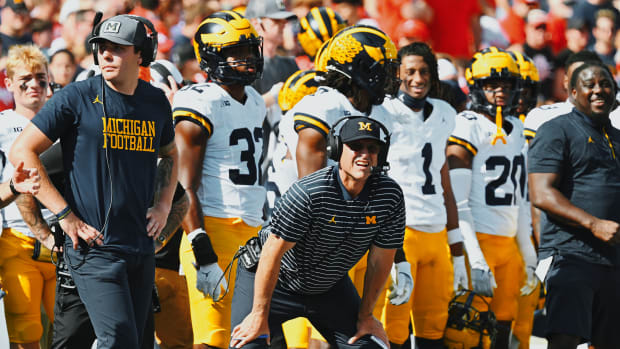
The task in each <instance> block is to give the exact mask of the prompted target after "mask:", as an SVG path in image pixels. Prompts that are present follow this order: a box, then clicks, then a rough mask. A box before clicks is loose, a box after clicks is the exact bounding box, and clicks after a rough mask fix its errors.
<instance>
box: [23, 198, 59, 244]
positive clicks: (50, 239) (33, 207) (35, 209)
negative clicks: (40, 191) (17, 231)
mask: <svg viewBox="0 0 620 349" xmlns="http://www.w3.org/2000/svg"><path fill="white" fill-rule="evenodd" d="M15 205H17V209H18V210H19V213H20V214H21V215H22V218H23V219H24V222H25V223H26V225H28V229H30V231H31V232H32V233H33V234H34V235H35V236H36V238H37V240H39V241H40V242H41V243H42V244H43V245H44V246H45V247H47V248H48V249H50V250H51V249H52V248H53V247H54V235H53V234H52V231H51V230H50V227H49V225H47V222H46V221H45V219H44V218H43V215H42V214H41V207H40V206H39V204H38V203H37V200H36V199H35V198H34V196H32V195H19V196H18V197H17V198H16V199H15Z"/></svg>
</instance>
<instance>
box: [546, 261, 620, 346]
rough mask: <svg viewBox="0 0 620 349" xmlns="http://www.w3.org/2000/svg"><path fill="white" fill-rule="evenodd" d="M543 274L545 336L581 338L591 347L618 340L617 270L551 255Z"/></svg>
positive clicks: (619, 298) (619, 289) (619, 282)
mask: <svg viewBox="0 0 620 349" xmlns="http://www.w3.org/2000/svg"><path fill="white" fill-rule="evenodd" d="M553 258H554V260H553V263H552V265H551V268H550V269H549V272H548V273H547V277H546V285H547V299H546V302H545V307H546V308H547V327H546V335H547V337H549V336H550V335H552V334H566V335H571V336H577V337H581V338H582V340H583V341H584V342H585V341H590V342H591V343H592V344H593V345H594V346H600V347H603V348H613V347H614V345H617V343H620V335H618V333H619V332H620V330H619V329H618V325H617V324H618V323H617V322H616V321H618V320H617V319H618V314H619V313H620V287H619V286H620V280H619V276H620V272H619V271H618V268H615V267H611V266H604V265H598V264H590V263H587V262H585V261H581V260H579V259H576V258H575V257H569V256H558V255H556V256H554V257H553Z"/></svg>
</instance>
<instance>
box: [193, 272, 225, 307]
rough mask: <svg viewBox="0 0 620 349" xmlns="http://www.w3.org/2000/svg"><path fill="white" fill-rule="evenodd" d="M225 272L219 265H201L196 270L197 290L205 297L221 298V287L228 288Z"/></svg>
mask: <svg viewBox="0 0 620 349" xmlns="http://www.w3.org/2000/svg"><path fill="white" fill-rule="evenodd" d="M223 275H224V272H223V271H222V269H221V268H220V266H219V265H217V263H211V264H206V265H201V266H199V267H197V268H196V288H197V289H198V291H200V292H202V294H204V295H205V297H211V298H213V299H218V298H220V291H221V290H220V287H223V288H226V286H227V283H226V278H224V277H223Z"/></svg>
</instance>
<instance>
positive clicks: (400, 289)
mask: <svg viewBox="0 0 620 349" xmlns="http://www.w3.org/2000/svg"><path fill="white" fill-rule="evenodd" d="M391 276H392V285H390V293H389V294H388V296H387V297H388V299H389V300H390V303H392V304H394V305H401V304H405V303H407V302H408V301H409V297H411V292H412V291H413V277H412V276H411V264H409V262H406V261H405V262H400V263H394V264H393V265H392V272H391Z"/></svg>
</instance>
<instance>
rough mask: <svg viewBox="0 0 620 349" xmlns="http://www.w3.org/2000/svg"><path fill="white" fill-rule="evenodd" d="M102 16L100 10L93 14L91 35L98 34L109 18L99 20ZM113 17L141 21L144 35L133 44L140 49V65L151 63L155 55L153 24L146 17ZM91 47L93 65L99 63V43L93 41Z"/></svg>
mask: <svg viewBox="0 0 620 349" xmlns="http://www.w3.org/2000/svg"><path fill="white" fill-rule="evenodd" d="M102 17H103V13H101V12H97V13H96V14H95V19H94V21H93V31H92V33H91V34H92V37H96V36H98V35H99V34H100V32H101V26H102V25H103V24H105V23H106V22H107V21H108V20H109V19H106V20H105V21H103V22H101V18H102ZM115 17H125V18H129V19H132V20H135V21H137V22H140V23H142V24H143V25H144V26H145V27H146V28H145V31H144V32H145V37H144V38H143V39H142V40H141V41H142V42H141V43H138V42H134V46H136V47H138V50H139V51H140V57H141V58H142V63H140V66H142V67H148V66H149V65H150V64H151V62H154V61H155V58H156V56H157V31H156V30H155V26H154V25H153V23H151V21H149V20H148V19H146V18H143V17H140V16H135V15H119V16H115ZM111 18H114V17H111ZM149 32H150V33H149ZM135 39H136V38H134V40H135ZM138 44H140V45H138ZM92 47H93V58H94V63H95V65H99V60H98V59H97V53H98V52H99V44H98V43H96V42H93V43H92Z"/></svg>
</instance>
